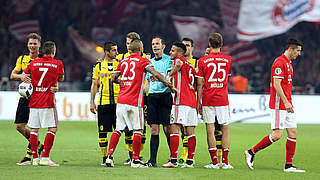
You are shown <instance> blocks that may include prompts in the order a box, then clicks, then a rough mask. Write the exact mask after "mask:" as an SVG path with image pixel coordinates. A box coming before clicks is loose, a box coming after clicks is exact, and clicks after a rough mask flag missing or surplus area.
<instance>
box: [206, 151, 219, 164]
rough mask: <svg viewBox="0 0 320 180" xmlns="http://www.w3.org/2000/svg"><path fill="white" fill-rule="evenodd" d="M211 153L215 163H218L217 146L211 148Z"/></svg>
mask: <svg viewBox="0 0 320 180" xmlns="http://www.w3.org/2000/svg"><path fill="white" fill-rule="evenodd" d="M208 150H209V153H210V157H211V161H212V164H213V165H216V164H218V157H217V148H209V149H208Z"/></svg>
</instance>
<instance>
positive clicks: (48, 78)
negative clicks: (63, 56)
mask: <svg viewBox="0 0 320 180" xmlns="http://www.w3.org/2000/svg"><path fill="white" fill-rule="evenodd" d="M24 72H25V73H26V74H31V79H32V81H31V83H32V86H33V93H32V95H31V98H30V104H29V107H30V108H54V107H55V102H54V101H55V100H54V94H53V93H51V92H50V88H51V87H53V86H56V84H57V82H58V78H59V76H60V75H61V76H62V75H64V71H63V64H62V62H61V61H60V60H55V59H53V58H52V57H51V56H43V57H42V58H40V59H36V60H33V61H32V62H31V63H30V64H29V66H28V67H27V68H26V69H25V70H24Z"/></svg>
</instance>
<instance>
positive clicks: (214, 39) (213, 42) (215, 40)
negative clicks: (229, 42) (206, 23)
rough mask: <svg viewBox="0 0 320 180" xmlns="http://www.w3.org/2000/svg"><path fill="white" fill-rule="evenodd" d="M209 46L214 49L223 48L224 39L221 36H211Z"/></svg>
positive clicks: (216, 34) (217, 34) (213, 34)
mask: <svg viewBox="0 0 320 180" xmlns="http://www.w3.org/2000/svg"><path fill="white" fill-rule="evenodd" d="M209 44H210V46H211V47H212V48H221V47H222V44H223V39H222V36H221V34H219V33H212V34H210V36H209Z"/></svg>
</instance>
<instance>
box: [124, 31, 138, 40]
mask: <svg viewBox="0 0 320 180" xmlns="http://www.w3.org/2000/svg"><path fill="white" fill-rule="evenodd" d="M126 37H127V38H129V39H140V35H139V34H138V33H136V32H130V33H128V34H127V36H126Z"/></svg>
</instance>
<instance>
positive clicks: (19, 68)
mask: <svg viewBox="0 0 320 180" xmlns="http://www.w3.org/2000/svg"><path fill="white" fill-rule="evenodd" d="M22 57H23V56H19V57H18V59H17V63H16V66H15V67H14V69H13V70H15V71H18V72H20V71H21V70H22Z"/></svg>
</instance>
